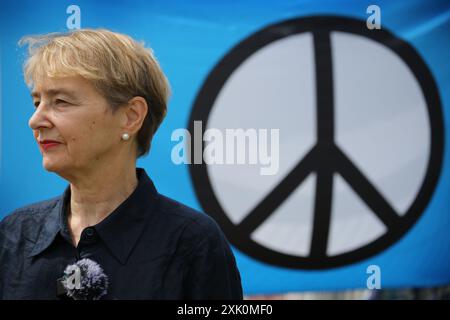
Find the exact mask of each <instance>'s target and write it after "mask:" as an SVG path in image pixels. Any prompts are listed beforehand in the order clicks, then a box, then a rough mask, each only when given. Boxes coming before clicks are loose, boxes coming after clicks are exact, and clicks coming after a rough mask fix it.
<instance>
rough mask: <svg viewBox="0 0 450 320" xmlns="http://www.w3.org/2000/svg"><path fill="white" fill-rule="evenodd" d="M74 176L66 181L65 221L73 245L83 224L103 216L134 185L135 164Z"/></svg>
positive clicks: (120, 200)
mask: <svg viewBox="0 0 450 320" xmlns="http://www.w3.org/2000/svg"><path fill="white" fill-rule="evenodd" d="M105 169H106V168H103V170H100V171H95V172H92V173H91V174H90V175H84V176H81V177H78V179H76V180H73V181H71V183H70V192H71V196H70V204H69V206H68V216H67V218H68V225H69V228H70V230H71V233H72V239H73V241H74V244H75V245H77V244H78V241H79V238H80V235H81V232H82V231H83V229H84V228H86V227H89V226H93V225H96V224H98V223H99V222H101V221H102V220H103V219H105V218H106V217H107V216H108V215H109V214H110V213H111V212H112V211H114V209H116V208H117V207H118V206H119V205H120V204H121V203H122V202H123V201H125V200H126V199H127V198H128V197H129V196H130V195H131V193H133V191H134V190H135V189H136V186H137V184H138V179H137V176H136V168H135V166H132V167H130V168H128V169H127V170H110V171H109V172H108V171H107V170H105Z"/></svg>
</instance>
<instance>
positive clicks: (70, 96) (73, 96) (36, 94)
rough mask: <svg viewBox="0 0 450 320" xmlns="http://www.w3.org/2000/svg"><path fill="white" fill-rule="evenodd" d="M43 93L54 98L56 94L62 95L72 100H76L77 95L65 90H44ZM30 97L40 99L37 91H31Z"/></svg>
mask: <svg viewBox="0 0 450 320" xmlns="http://www.w3.org/2000/svg"><path fill="white" fill-rule="evenodd" d="M44 93H46V94H47V95H49V96H56V95H58V94H63V95H65V96H67V97H69V98H73V99H76V97H77V94H76V92H74V91H71V90H65V89H49V90H45V91H44ZM31 97H32V98H35V97H40V93H39V92H37V91H33V92H31Z"/></svg>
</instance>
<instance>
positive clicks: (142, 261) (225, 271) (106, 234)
mask: <svg viewBox="0 0 450 320" xmlns="http://www.w3.org/2000/svg"><path fill="white" fill-rule="evenodd" d="M136 174H137V177H138V180H139V182H138V185H137V187H136V189H135V190H134V191H133V193H132V194H131V195H130V196H129V197H128V198H127V199H126V200H125V201H124V202H123V203H122V204H121V205H120V206H119V207H117V208H116V209H115V210H114V211H113V212H112V213H111V214H110V215H109V216H107V217H106V218H105V219H104V220H103V221H101V222H100V223H98V224H97V225H95V226H91V227H88V228H85V229H84V230H83V232H82V233H81V238H80V241H79V243H78V246H77V247H74V246H73V244H72V241H71V237H70V232H69V228H68V224H67V206H68V204H69V202H70V186H68V187H67V189H66V190H65V192H64V194H63V195H62V196H60V197H57V198H54V199H51V200H47V201H42V202H39V203H36V204H33V205H29V206H26V207H24V208H21V209H17V210H15V211H14V212H13V213H12V214H10V215H8V216H6V217H5V218H4V219H3V221H2V222H1V223H0V299H57V279H58V278H60V277H61V276H63V274H64V269H65V268H66V266H67V265H69V264H73V263H75V262H76V261H78V260H79V259H84V258H88V259H91V260H93V261H95V262H97V263H98V264H99V265H100V266H101V267H102V268H103V270H104V272H105V274H106V275H107V276H108V280H109V287H108V292H107V294H106V295H105V296H104V297H103V298H104V299H242V287H241V279H240V275H239V271H238V269H237V267H236V262H235V258H234V256H233V253H232V251H231V250H230V247H229V245H228V243H227V240H226V239H225V236H224V235H223V233H222V231H221V230H220V228H219V226H218V225H217V224H216V223H215V221H214V220H213V219H212V218H210V217H209V216H207V215H205V214H203V213H200V212H198V211H195V210H193V209H191V208H189V207H186V206H184V205H182V204H180V203H178V202H176V201H174V200H171V199H169V198H167V197H165V196H163V195H161V194H159V193H158V192H157V191H156V189H155V187H154V185H153V183H152V181H151V180H150V178H149V177H148V175H147V174H146V172H145V170H143V169H141V168H137V170H136Z"/></svg>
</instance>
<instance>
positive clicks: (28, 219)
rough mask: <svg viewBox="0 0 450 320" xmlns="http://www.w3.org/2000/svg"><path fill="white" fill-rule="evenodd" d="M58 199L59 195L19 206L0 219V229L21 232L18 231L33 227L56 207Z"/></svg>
mask: <svg viewBox="0 0 450 320" xmlns="http://www.w3.org/2000/svg"><path fill="white" fill-rule="evenodd" d="M59 201H60V197H54V198H51V199H48V200H43V201H39V202H34V203H31V204H28V205H25V206H22V207H19V208H17V209H15V210H13V211H12V212H10V213H9V214H7V215H6V216H5V217H4V218H3V219H2V220H1V222H0V230H1V231H2V232H6V231H11V232H16V233H17V232H18V231H19V233H21V232H20V231H26V230H30V229H34V228H36V226H38V225H40V224H41V223H42V222H43V221H44V219H45V217H46V216H47V214H48V213H49V212H51V211H52V210H53V209H54V208H55V207H56V205H57V204H58V202H59Z"/></svg>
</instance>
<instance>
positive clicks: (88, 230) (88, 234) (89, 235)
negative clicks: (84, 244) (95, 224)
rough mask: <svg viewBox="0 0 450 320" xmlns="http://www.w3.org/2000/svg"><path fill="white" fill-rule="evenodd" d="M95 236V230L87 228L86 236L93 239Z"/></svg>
mask: <svg viewBox="0 0 450 320" xmlns="http://www.w3.org/2000/svg"><path fill="white" fill-rule="evenodd" d="M93 235H94V229H92V228H86V236H88V237H92V236H93Z"/></svg>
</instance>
